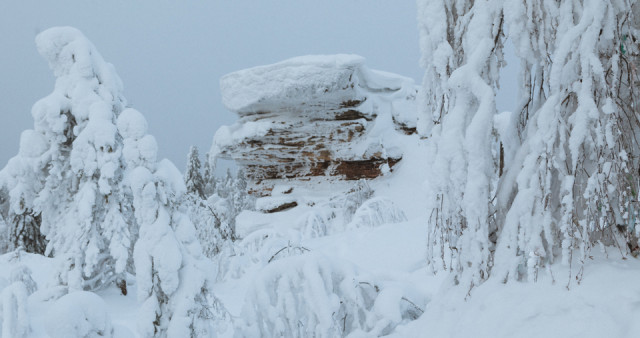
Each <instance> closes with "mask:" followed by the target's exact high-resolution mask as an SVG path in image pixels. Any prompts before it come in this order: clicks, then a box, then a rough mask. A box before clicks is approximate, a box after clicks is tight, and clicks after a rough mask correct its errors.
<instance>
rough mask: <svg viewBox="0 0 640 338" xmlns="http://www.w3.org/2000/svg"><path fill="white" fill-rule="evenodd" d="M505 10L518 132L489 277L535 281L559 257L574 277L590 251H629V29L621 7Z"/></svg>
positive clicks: (632, 206)
mask: <svg viewBox="0 0 640 338" xmlns="http://www.w3.org/2000/svg"><path fill="white" fill-rule="evenodd" d="M506 3H507V4H508V6H506V7H505V21H506V24H507V27H508V31H509V32H510V37H511V38H513V40H514V45H515V46H516V52H517V54H518V56H519V57H520V59H521V62H522V64H523V71H522V77H521V81H523V85H522V89H523V90H522V94H521V102H522V104H521V105H520V109H521V112H520V115H521V116H520V121H525V124H526V126H525V127H524V128H523V134H522V135H523V144H522V147H521V148H520V149H519V151H518V153H517V154H516V156H515V161H514V163H513V164H512V165H511V167H510V173H509V175H507V176H506V179H505V182H503V184H502V187H501V190H502V191H501V193H500V195H499V207H500V208H502V209H503V210H505V212H504V213H503V214H504V218H503V219H501V223H502V222H503V223H504V229H503V230H502V233H501V236H500V241H499V246H498V248H497V251H496V258H495V260H496V267H497V268H499V270H498V274H499V277H500V278H503V279H505V280H506V279H521V278H528V279H529V280H535V279H536V276H537V273H538V270H539V268H540V267H543V266H547V267H548V264H550V263H551V262H553V261H554V258H555V257H554V255H555V253H556V252H558V253H560V254H561V258H562V262H563V263H564V264H572V262H573V260H574V258H577V261H578V262H579V263H580V269H579V270H578V272H577V277H580V275H581V272H580V271H581V270H582V263H583V262H584V260H585V258H586V257H587V256H588V251H589V249H590V248H591V246H592V245H593V244H595V243H597V242H601V243H603V244H605V245H607V244H609V245H610V244H614V245H617V246H619V247H620V249H621V250H622V251H623V253H625V252H627V250H628V248H636V247H637V237H636V236H637V234H638V233H637V231H638V228H637V227H636V222H637V215H638V207H639V205H638V201H637V200H638V198H637V192H638V188H639V182H638V180H639V177H638V169H639V168H640V167H639V163H638V158H637V154H638V151H639V149H640V148H639V147H638V146H639V144H638V142H637V139H636V138H637V135H638V131H640V123H639V122H640V121H639V120H638V117H637V112H636V109H637V103H636V97H637V95H638V88H637V75H636V74H635V67H637V65H638V48H637V41H636V38H637V37H638V36H639V35H638V26H635V25H634V23H635V22H637V19H636V18H634V16H633V10H632V6H631V4H632V2H630V1H595V0H573V1H562V2H555V1H522V0H520V1H507V2H506ZM533 27H536V28H537V29H532V28H533ZM521 125H522V123H521ZM620 231H621V232H620ZM522 267H526V269H522ZM575 272H576V271H573V272H572V270H571V269H570V273H575ZM569 277H570V278H569V280H571V276H569Z"/></svg>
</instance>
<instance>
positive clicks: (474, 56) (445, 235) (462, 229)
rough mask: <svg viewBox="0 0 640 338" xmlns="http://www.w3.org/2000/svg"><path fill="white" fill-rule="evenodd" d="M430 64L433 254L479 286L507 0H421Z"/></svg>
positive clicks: (427, 130)
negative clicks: (504, 12)
mask: <svg viewBox="0 0 640 338" xmlns="http://www.w3.org/2000/svg"><path fill="white" fill-rule="evenodd" d="M418 8H419V10H418V11H419V12H418V13H419V21H420V41H421V44H420V45H421V49H422V55H423V59H422V61H421V62H422V65H423V67H424V68H425V69H426V72H425V78H424V88H425V90H424V93H423V94H422V95H423V97H422V107H423V112H422V113H421V118H420V120H421V122H420V123H419V132H420V133H421V134H422V135H423V136H427V137H430V138H431V142H430V144H431V147H432V149H431V153H430V154H429V156H430V158H431V159H432V163H433V166H432V167H431V168H429V170H430V175H429V184H430V186H431V189H432V196H433V198H432V200H431V201H430V206H429V208H430V209H431V210H432V214H431V215H432V216H431V219H430V221H429V232H428V236H429V238H428V261H429V263H430V264H431V266H432V267H434V268H442V269H445V270H450V271H452V272H454V275H455V276H456V282H459V283H462V284H464V285H467V286H470V287H473V286H474V285H478V284H479V283H481V282H482V281H483V280H485V279H486V278H488V276H489V270H490V268H491V265H492V262H491V258H492V257H491V251H492V250H493V247H494V245H495V238H494V237H493V234H494V233H495V223H494V222H493V219H494V217H493V208H492V204H491V194H492V190H493V189H494V188H493V187H492V183H493V181H494V180H495V178H496V177H497V174H498V173H497V166H496V164H495V161H494V156H493V154H492V150H491V149H492V146H493V144H494V142H493V138H492V125H493V118H494V114H495V112H496V108H495V99H494V97H495V89H496V86H497V81H498V70H499V67H500V65H501V63H502V38H503V32H502V24H503V16H502V1H490V0H480V1H469V0H458V1H449V0H438V1H431V0H421V1H418Z"/></svg>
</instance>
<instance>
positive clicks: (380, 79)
mask: <svg viewBox="0 0 640 338" xmlns="http://www.w3.org/2000/svg"><path fill="white" fill-rule="evenodd" d="M220 85H221V90H222V100H223V103H224V104H225V106H226V107H227V108H228V109H229V110H231V111H233V112H235V113H236V114H238V116H239V117H240V119H239V121H238V122H237V123H236V124H234V125H232V126H224V127H222V128H220V129H219V130H218V131H217V132H216V134H215V137H214V142H213V147H212V150H211V152H212V155H214V156H217V157H220V158H226V159H233V160H235V161H236V163H238V164H239V165H240V166H242V167H244V168H245V172H246V175H247V177H248V178H250V179H253V180H255V181H260V180H269V179H279V178H301V177H310V176H337V177H340V178H342V179H346V180H356V179H361V178H375V177H378V176H380V175H381V174H383V173H385V172H388V171H389V170H390V169H391V168H392V167H393V166H394V165H395V164H396V163H397V162H398V161H400V159H401V158H402V153H401V152H400V151H399V147H398V146H397V145H396V144H395V142H394V139H395V138H394V137H393V135H394V134H397V133H398V132H404V133H413V132H414V131H415V121H416V118H415V114H416V106H415V104H416V103H415V98H416V94H417V89H416V87H415V86H414V83H413V80H412V79H409V78H405V77H402V76H399V75H395V74H390V73H385V72H381V71H375V70H371V69H368V68H367V67H365V66H364V58H362V57H360V56H356V55H326V56H303V57H297V58H293V59H289V60H285V61H282V62H279V63H276V64H273V65H268V66H261V67H255V68H251V69H245V70H241V71H238V72H234V73H231V74H228V75H226V76H224V77H223V78H222V79H221V81H220ZM214 156H212V158H213V157H214Z"/></svg>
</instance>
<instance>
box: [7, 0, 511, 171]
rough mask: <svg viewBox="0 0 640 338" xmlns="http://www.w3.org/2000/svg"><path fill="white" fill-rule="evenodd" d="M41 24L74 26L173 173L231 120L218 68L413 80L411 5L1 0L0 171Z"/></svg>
mask: <svg viewBox="0 0 640 338" xmlns="http://www.w3.org/2000/svg"><path fill="white" fill-rule="evenodd" d="M53 26H73V27H76V28H78V29H80V30H81V31H82V32H83V33H84V34H85V35H86V36H87V38H89V40H91V41H92V42H93V44H94V45H95V46H96V48H97V49H98V51H100V54H102V56H103V58H104V59H105V60H106V61H107V62H110V63H112V64H113V65H114V66H115V68H116V71H117V72H118V74H119V75H120V78H121V79H122V81H123V83H124V95H125V97H126V98H127V100H128V103H129V105H130V106H132V107H133V108H136V109H137V110H139V111H140V112H141V113H142V114H143V115H144V116H145V117H146V118H147V121H148V123H149V133H150V134H152V135H154V136H155V137H156V139H157V141H158V147H159V157H160V158H162V157H166V158H169V159H170V160H171V161H173V162H174V163H175V164H176V166H177V167H178V168H179V169H181V170H184V167H185V163H186V157H187V153H188V150H189V147H190V146H191V145H196V146H198V147H199V149H200V152H201V155H204V153H206V152H208V151H209V148H210V146H211V143H212V139H213V135H214V133H215V131H216V130H217V129H218V128H219V127H220V126H221V125H228V124H232V123H233V122H234V121H235V120H236V116H235V115H234V114H233V113H231V112H229V111H228V110H226V109H225V108H224V106H223V105H222V102H221V97H220V87H219V79H220V77H221V76H223V75H225V74H227V73H230V72H233V71H236V70H240V69H243V68H249V67H253V66H258V65H264V64H270V63H275V62H278V61H281V60H284V59H287V58H290V57H294V56H300V55H308V54H335V53H353V54H359V55H361V56H363V57H365V58H366V59H367V63H366V64H367V66H368V67H370V68H373V69H379V70H384V71H387V72H393V73H397V74H400V75H404V76H408V77H411V78H413V79H415V80H416V83H417V84H420V83H421V79H422V74H423V71H422V70H421V69H420V67H419V65H418V60H419V57H420V52H419V45H418V30H417V21H416V4H415V1H414V0H400V1H388V0H386V1H385V0H323V1H317V0H272V1H250V0H233V1H230V0H229V1H227V0H225V1H222V0H219V1H218V0H216V1H204V0H202V1H168V0H136V1H125V0H115V1H97V0H84V1H81V0H74V1H71V0H57V1H35V0H20V1H1V2H0V46H2V53H0V97H1V100H0V114H2V119H0V121H2V122H0V142H1V143H0V144H1V146H0V167H3V166H4V165H5V164H6V162H7V161H8V160H9V159H10V158H11V157H13V156H14V155H15V154H17V152H18V145H19V139H20V133H21V132H22V131H23V130H25V129H29V128H32V127H33V120H32V118H31V106H32V105H33V104H34V103H35V102H36V101H37V100H39V99H40V98H42V97H44V96H46V95H48V94H49V93H51V92H52V91H53V87H54V83H55V80H54V77H53V74H52V72H51V71H50V70H49V68H48V65H47V62H46V61H45V60H44V59H43V58H42V57H40V56H39V55H38V52H37V50H36V47H35V43H34V38H35V36H36V34H38V33H39V32H41V31H43V30H45V29H47V28H49V27H53ZM511 58H513V57H512V56H511ZM507 59H508V60H509V53H508V58H507ZM513 68H516V67H515V66H514V65H513V62H509V65H508V67H507V69H506V70H505V71H503V76H504V75H505V74H506V75H507V76H506V77H505V78H506V80H507V82H508V81H511V79H513V78H514V76H513V74H515V72H514V71H513ZM513 88H515V86H511V85H510V84H509V83H507V84H506V85H505V80H503V90H502V92H501V94H500V97H499V99H498V109H499V110H504V109H509V108H511V106H512V102H513V101H514V96H515V93H513V92H512V90H513ZM503 92H504V95H503V94H502V93H503Z"/></svg>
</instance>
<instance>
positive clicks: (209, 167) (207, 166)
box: [202, 153, 216, 198]
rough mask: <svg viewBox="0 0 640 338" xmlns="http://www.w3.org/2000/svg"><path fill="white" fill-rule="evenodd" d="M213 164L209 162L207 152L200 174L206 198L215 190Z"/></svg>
mask: <svg viewBox="0 0 640 338" xmlns="http://www.w3.org/2000/svg"><path fill="white" fill-rule="evenodd" d="M214 168H215V167H214V164H213V163H212V162H211V158H210V155H209V153H207V155H206V161H205V162H204V173H203V174H202V180H203V181H204V196H205V197H206V198H209V197H211V195H213V194H214V193H215V192H216V177H215V175H214V171H215V170H214Z"/></svg>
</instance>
